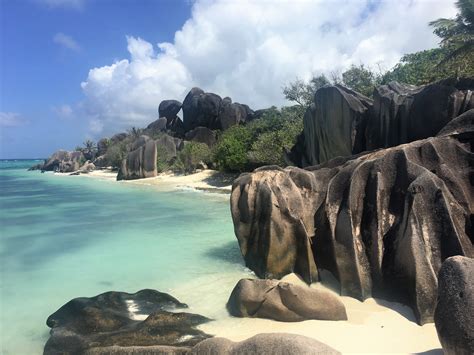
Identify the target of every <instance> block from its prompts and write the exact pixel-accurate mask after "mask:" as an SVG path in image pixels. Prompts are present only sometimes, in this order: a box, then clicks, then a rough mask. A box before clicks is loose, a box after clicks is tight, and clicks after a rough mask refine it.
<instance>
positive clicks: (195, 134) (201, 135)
mask: <svg viewBox="0 0 474 355" xmlns="http://www.w3.org/2000/svg"><path fill="white" fill-rule="evenodd" d="M185 139H186V140H188V141H192V142H198V143H205V144H207V145H208V146H209V147H212V146H213V145H215V144H216V142H217V139H216V134H215V133H214V132H213V131H211V130H210V129H209V128H206V127H196V128H194V129H193V130H191V131H189V132H188V133H186V136H185Z"/></svg>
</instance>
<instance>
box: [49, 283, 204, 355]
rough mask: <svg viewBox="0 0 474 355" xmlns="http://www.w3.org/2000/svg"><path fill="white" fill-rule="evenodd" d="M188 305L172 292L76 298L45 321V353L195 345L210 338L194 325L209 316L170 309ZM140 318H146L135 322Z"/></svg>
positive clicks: (113, 294)
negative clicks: (49, 329)
mask: <svg viewBox="0 0 474 355" xmlns="http://www.w3.org/2000/svg"><path fill="white" fill-rule="evenodd" d="M185 307H187V306H186V305H185V304H183V303H180V302H179V301H178V300H176V299H175V298H173V297H171V296H170V295H168V294H166V293H161V292H158V291H155V290H141V291H139V292H137V293H135V294H129V293H125V292H106V293H103V294H101V295H98V296H96V297H91V298H85V297H83V298H75V299H73V300H72V301H69V302H68V303H66V304H65V305H64V306H62V307H61V308H60V309H58V310H57V311H56V312H55V313H53V314H52V315H50V316H49V317H48V320H47V322H46V324H47V325H48V326H49V327H50V328H51V332H50V333H51V336H50V338H49V340H48V341H47V343H46V345H45V347H44V354H45V355H49V354H82V353H87V350H88V349H91V348H99V349H100V348H106V349H107V347H112V346H120V347H136V346H138V347H155V346H157V345H168V346H193V345H195V344H197V343H198V342H200V341H201V340H204V339H206V338H208V337H209V335H207V334H205V333H203V332H201V331H199V330H197V329H196V328H195V327H196V326H197V325H199V324H202V323H205V322H208V321H209V319H208V318H206V317H203V316H200V315H197V314H191V313H172V312H169V311H167V310H166V309H176V308H185ZM140 316H142V317H146V319H145V320H143V321H142V320H137V317H140ZM109 350H110V348H109ZM91 351H92V352H91V353H97V352H94V351H93V350H91ZM98 353H104V352H98ZM132 353H133V352H132ZM142 353H146V352H142Z"/></svg>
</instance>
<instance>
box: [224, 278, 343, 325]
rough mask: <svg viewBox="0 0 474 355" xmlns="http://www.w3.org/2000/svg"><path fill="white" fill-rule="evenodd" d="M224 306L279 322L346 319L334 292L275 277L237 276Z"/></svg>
mask: <svg viewBox="0 0 474 355" xmlns="http://www.w3.org/2000/svg"><path fill="white" fill-rule="evenodd" d="M227 310H228V311H229V313H230V314H231V315H233V316H235V317H257V318H269V319H274V320H277V321H282V322H299V321H303V320H307V319H319V320H347V314H346V308H345V307H344V304H343V303H342V302H341V301H340V300H339V298H338V297H337V296H335V295H333V294H331V293H330V292H327V291H322V290H318V289H313V288H310V287H308V286H306V285H305V286H300V285H294V284H291V283H287V282H279V281H278V280H253V279H242V280H240V281H239V282H238V283H237V285H236V286H235V288H234V290H233V291H232V294H231V295H230V298H229V301H228V302H227Z"/></svg>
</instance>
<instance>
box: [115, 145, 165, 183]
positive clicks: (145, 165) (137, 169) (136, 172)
mask: <svg viewBox="0 0 474 355" xmlns="http://www.w3.org/2000/svg"><path fill="white" fill-rule="evenodd" d="M130 149H131V151H130V152H129V153H128V154H127V157H126V158H125V159H124V160H123V161H122V165H121V167H120V170H119V173H118V174H117V180H132V179H142V178H148V177H154V176H156V175H157V170H156V158H157V148H156V142H155V141H154V140H153V139H150V138H149V137H147V136H140V137H139V138H137V139H136V140H135V141H134V142H133V143H132V145H131V147H130Z"/></svg>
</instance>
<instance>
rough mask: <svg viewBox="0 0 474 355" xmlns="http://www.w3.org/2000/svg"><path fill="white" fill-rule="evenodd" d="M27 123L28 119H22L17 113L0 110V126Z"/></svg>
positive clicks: (14, 125)
mask: <svg viewBox="0 0 474 355" xmlns="http://www.w3.org/2000/svg"><path fill="white" fill-rule="evenodd" d="M27 123H28V121H27V120H26V119H24V118H23V117H22V116H21V115H20V114H19V113H15V112H0V127H18V126H23V125H25V124H27Z"/></svg>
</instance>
